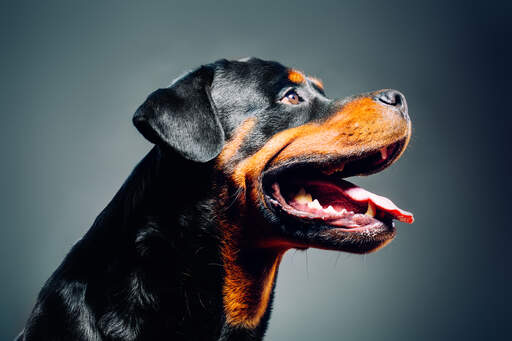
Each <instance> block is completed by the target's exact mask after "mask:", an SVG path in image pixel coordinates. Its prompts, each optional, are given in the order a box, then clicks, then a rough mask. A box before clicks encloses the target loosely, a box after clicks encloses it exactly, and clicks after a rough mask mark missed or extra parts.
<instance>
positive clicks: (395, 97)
mask: <svg viewBox="0 0 512 341" xmlns="http://www.w3.org/2000/svg"><path fill="white" fill-rule="evenodd" d="M377 99H378V100H379V101H381V102H382V103H385V104H387V105H392V106H397V107H400V106H402V105H403V103H404V100H403V95H402V94H401V93H399V92H398V91H395V90H389V91H384V92H381V93H380V94H379V95H378V97H377Z"/></svg>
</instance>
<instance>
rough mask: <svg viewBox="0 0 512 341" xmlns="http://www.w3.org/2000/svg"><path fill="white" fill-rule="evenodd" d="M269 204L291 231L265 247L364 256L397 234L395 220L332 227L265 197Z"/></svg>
mask: <svg viewBox="0 0 512 341" xmlns="http://www.w3.org/2000/svg"><path fill="white" fill-rule="evenodd" d="M266 202H267V205H268V208H271V210H272V211H273V215H275V216H276V217H278V219H279V220H280V221H281V222H282V223H283V225H284V226H287V228H286V230H288V231H286V232H285V236H282V237H281V238H278V240H275V241H274V242H272V241H269V240H267V241H266V242H265V243H264V245H262V246H265V247H272V246H276V247H284V248H297V249H307V248H317V249H323V250H332V251H342V252H349V253H357V254H365V253H370V252H374V251H376V250H378V249H380V248H382V247H383V246H385V245H387V244H388V243H389V242H391V240H392V239H393V238H394V237H395V235H396V230H395V226H394V223H393V221H392V220H389V221H387V220H386V221H380V220H375V222H374V223H372V224H368V225H364V226H358V227H351V228H348V227H342V226H334V225H329V224H328V222H325V221H322V220H321V219H302V218H299V217H296V216H293V215H289V214H287V213H286V212H284V211H283V210H282V207H280V206H277V207H276V205H275V203H272V199H271V198H269V197H266Z"/></svg>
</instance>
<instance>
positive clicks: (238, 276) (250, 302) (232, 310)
mask: <svg viewBox="0 0 512 341" xmlns="http://www.w3.org/2000/svg"><path fill="white" fill-rule="evenodd" d="M228 230H231V231H233V229H232V228H229V229H228ZM234 240H235V239H233V238H232V237H231V238H230V239H228V242H227V243H224V245H223V248H222V255H223V258H224V270H225V272H226V277H225V279H224V286H223V301H224V310H225V312H226V320H227V322H228V324H230V325H232V326H238V327H245V328H250V329H253V328H256V327H257V326H258V324H259V323H260V321H261V318H262V317H263V315H264V314H265V311H266V310H267V308H268V303H269V301H270V294H271V293H272V287H273V285H274V281H275V277H276V272H277V269H278V267H279V264H280V262H281V259H282V256H283V254H284V252H285V250H283V251H279V252H277V253H276V254H275V257H273V260H272V261H271V262H270V263H269V264H265V265H262V267H263V273H262V274H261V275H260V276H259V277H257V278H255V277H254V276H252V275H251V274H248V273H247V272H246V271H245V270H244V269H243V268H242V267H241V266H240V265H239V264H238V261H237V255H238V252H239V250H238V248H236V247H234V245H228V244H230V242H233V241H234Z"/></svg>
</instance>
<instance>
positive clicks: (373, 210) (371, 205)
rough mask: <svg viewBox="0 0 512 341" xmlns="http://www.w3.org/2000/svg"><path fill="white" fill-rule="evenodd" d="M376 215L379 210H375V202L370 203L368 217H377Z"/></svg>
mask: <svg viewBox="0 0 512 341" xmlns="http://www.w3.org/2000/svg"><path fill="white" fill-rule="evenodd" d="M375 213H377V209H376V208H375V205H374V204H373V202H371V201H368V210H367V211H366V213H365V214H366V215H367V216H370V217H372V218H373V217H375Z"/></svg>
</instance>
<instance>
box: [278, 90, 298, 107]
mask: <svg viewBox="0 0 512 341" xmlns="http://www.w3.org/2000/svg"><path fill="white" fill-rule="evenodd" d="M302 101H303V99H302V98H301V97H300V96H299V95H298V94H297V92H296V91H295V90H293V89H292V90H289V91H288V92H287V93H286V95H284V97H283V98H281V102H283V103H286V104H293V105H295V104H299V103H300V102H302Z"/></svg>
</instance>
